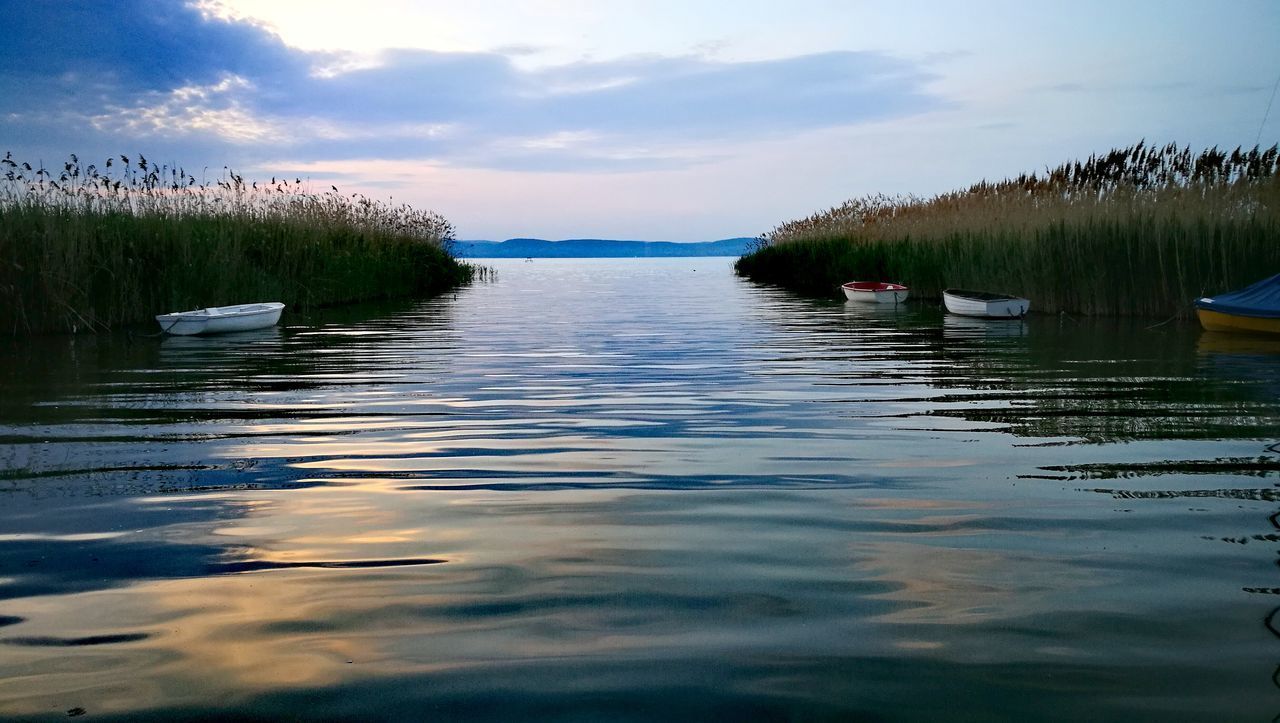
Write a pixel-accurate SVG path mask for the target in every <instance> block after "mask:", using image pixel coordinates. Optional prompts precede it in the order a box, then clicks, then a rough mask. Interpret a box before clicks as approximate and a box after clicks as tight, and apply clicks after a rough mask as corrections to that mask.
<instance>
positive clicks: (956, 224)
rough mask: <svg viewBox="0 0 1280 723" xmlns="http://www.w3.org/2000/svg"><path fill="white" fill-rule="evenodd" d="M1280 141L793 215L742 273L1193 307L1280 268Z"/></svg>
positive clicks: (818, 285)
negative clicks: (1203, 297) (802, 216)
mask: <svg viewBox="0 0 1280 723" xmlns="http://www.w3.org/2000/svg"><path fill="white" fill-rule="evenodd" d="M1277 155H1278V152H1277V148H1276V147H1275V146H1273V147H1271V148H1270V149H1266V150H1261V149H1258V148H1254V149H1252V150H1249V151H1245V150H1242V149H1237V150H1236V151H1234V152H1231V153H1228V152H1224V151H1219V150H1218V149H1216V148H1213V149H1209V150H1206V151H1204V152H1202V153H1199V154H1193V153H1192V152H1191V151H1190V149H1188V148H1179V147H1177V146H1176V145H1169V146H1162V147H1150V146H1147V145H1146V144H1145V143H1139V144H1138V145H1136V146H1133V147H1130V148H1125V149H1120V150H1115V151H1111V152H1110V153H1107V154H1104V155H1100V156H1092V157H1090V158H1089V159H1088V160H1086V161H1084V162H1079V161H1076V162H1072V163H1067V164H1063V165H1061V166H1059V167H1057V168H1054V169H1048V170H1047V171H1046V172H1045V173H1044V174H1043V175H1040V174H1029V175H1023V176H1019V177H1018V178H1014V179H1006V180H1003V181H1000V182H997V183H990V182H986V181H983V182H981V183H977V184H975V185H973V186H971V187H969V188H968V189H964V190H960V191H955V192H951V193H945V194H941V195H938V196H934V197H932V198H916V197H890V196H870V197H865V198H859V199H854V200H851V201H848V202H846V203H844V204H842V205H841V206H838V207H836V208H832V209H830V210H827V211H824V212H821V213H818V214H815V215H813V216H810V217H809V218H805V219H799V220H795V221H790V222H787V223H784V224H782V225H780V226H778V227H776V228H774V229H773V230H772V231H770V232H769V233H768V234H765V235H764V236H763V237H762V238H761V246H760V248H759V249H758V250H756V251H755V252H753V253H750V254H747V255H746V256H744V257H742V258H741V259H739V260H738V262H737V266H736V268H737V271H738V273H739V274H741V275H743V276H745V277H748V278H751V279H753V280H756V281H761V282H766V283H771V284H777V285H780V286H784V287H786V288H789V289H792V290H794V291H797V292H800V293H804V294H808V295H813V296H838V295H839V294H840V290H839V285H840V284H841V283H843V282H845V281H850V280H855V279H857V280H884V281H896V282H901V283H905V284H907V285H908V286H910V287H911V290H912V295H913V297H914V298H918V299H937V298H940V297H941V295H942V290H943V289H945V288H948V287H958V288H971V289H987V290H992V291H1001V292H1007V293H1012V294H1017V295H1020V296H1025V297H1027V298H1030V299H1031V303H1032V311H1042V312H1058V311H1065V312H1070V313H1080V314H1097V315H1150V316H1170V315H1174V314H1181V315H1190V314H1191V313H1192V308H1191V301H1192V300H1194V299H1195V298H1197V297H1199V296H1201V295H1205V294H1215V293H1220V292H1223V291H1227V290H1229V289H1235V288H1240V287H1242V286H1245V285H1247V284H1249V283H1252V282H1254V281H1257V280H1258V279H1261V278H1264V277H1266V276H1269V275H1271V274H1274V273H1276V272H1277V271H1280V175H1278V174H1280V164H1278V163H1277Z"/></svg>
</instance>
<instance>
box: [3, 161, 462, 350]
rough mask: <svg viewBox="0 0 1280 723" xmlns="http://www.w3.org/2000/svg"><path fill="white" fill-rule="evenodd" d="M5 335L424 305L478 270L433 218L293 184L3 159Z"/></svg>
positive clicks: (135, 164) (144, 167)
mask: <svg viewBox="0 0 1280 723" xmlns="http://www.w3.org/2000/svg"><path fill="white" fill-rule="evenodd" d="M0 172H3V176H2V177H0V333H9V334H21V333H28V332H50V331H55V332H56V331H66V332H76V331H87V330H101V329H106V328H110V327H113V326H117V325H121V324H129V323H135V322H142V321H148V320H150V319H151V317H152V316H153V315H154V314H158V313H164V312H167V311H173V310H179V309H190V308H203V307H207V306H219V305H226V304H235V303H245V302H251V301H283V302H285V303H286V304H288V305H290V307H292V308H307V307H314V306H323V305H332V304H341V303H349V302H355V301H362V300H368V299H377V298H395V297H407V296H412V295H422V294H431V293H435V292H439V291H443V290H445V289H448V288H451V287H453V286H456V285H458V284H461V283H465V282H466V281H468V280H469V279H470V278H471V274H472V268H471V267H470V266H467V265H464V264H460V263H458V262H457V261H456V260H454V259H453V257H452V255H451V254H450V253H449V247H450V244H451V243H452V241H453V228H452V226H451V225H450V224H449V222H448V221H446V220H445V219H444V218H443V217H441V216H440V215H438V214H436V213H433V212H430V211H421V210H416V209H413V208H410V207H409V206H407V205H392V204H389V203H385V202H381V201H376V200H372V199H369V198H367V197H365V196H363V195H360V194H351V195H347V194H343V193H340V192H339V191H338V189H337V188H336V187H331V188H330V189H328V190H326V191H325V192H322V193H316V192H312V191H310V190H309V188H308V184H306V183H304V182H303V181H302V180H301V179H296V178H295V179H293V180H292V181H290V180H288V179H275V178H273V179H272V180H271V182H270V183H258V182H253V181H245V180H244V178H243V177H241V176H240V175H238V174H236V173H235V172H234V171H232V170H230V169H224V171H223V172H222V175H221V177H220V178H218V179H217V180H214V181H212V182H209V183H204V182H200V181H197V180H196V179H195V178H194V177H193V176H192V175H190V174H188V173H187V172H186V170H185V169H183V168H181V167H174V166H170V165H160V166H156V165H154V164H151V163H149V162H148V161H147V159H146V158H145V157H142V156H137V157H136V160H135V159H130V158H129V157H127V156H119V157H113V158H110V159H107V161H106V163H105V164H104V165H103V166H102V167H98V166H96V165H94V164H88V165H84V164H82V163H81V162H80V160H79V159H78V158H77V157H76V156H75V155H72V156H71V157H70V158H69V159H68V160H67V161H66V162H65V163H64V164H62V166H61V167H60V168H54V169H52V170H50V169H47V168H44V167H42V166H41V165H39V164H37V165H36V166H32V165H31V164H30V163H20V162H18V161H16V160H14V159H13V158H12V156H11V154H6V156H5V158H4V159H3V160H0Z"/></svg>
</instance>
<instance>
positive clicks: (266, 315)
mask: <svg viewBox="0 0 1280 723" xmlns="http://www.w3.org/2000/svg"><path fill="white" fill-rule="evenodd" d="M281 311H284V304H281V303H280V302H278V301H271V302H264V303H261V304H239V305H237V306H211V307H209V308H207V309H196V310H195V311H175V312H173V313H171V314H160V315H159V316H157V317H156V321H158V322H160V330H161V331H163V332H165V333H166V334H177V335H179V336H190V335H192V334H221V333H224V332H228V331H250V330H252V329H265V328H267V327H269V326H275V325H276V323H277V322H278V321H280V312H281Z"/></svg>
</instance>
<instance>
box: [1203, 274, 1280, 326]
mask: <svg viewBox="0 0 1280 723" xmlns="http://www.w3.org/2000/svg"><path fill="white" fill-rule="evenodd" d="M1196 315H1197V316H1199V317H1200V323H1201V325H1203V326H1204V328H1206V329H1208V330H1209V331H1233V332H1252V333H1263V334H1280V274H1276V275H1275V276H1272V277H1271V278H1269V279H1263V280H1262V281H1259V282H1258V283H1256V284H1254V285H1252V286H1249V287H1246V288H1243V289H1241V290H1239V291H1229V292H1227V293H1225V294H1218V295H1217V296H1206V297H1203V298H1200V299H1196Z"/></svg>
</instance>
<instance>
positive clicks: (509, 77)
mask: <svg viewBox="0 0 1280 723" xmlns="http://www.w3.org/2000/svg"><path fill="white" fill-rule="evenodd" d="M0 17H3V18H5V27H6V41H5V42H4V43H3V44H0V99H2V100H0V145H3V146H4V147H3V148H0V150H8V151H12V152H13V153H14V156H15V157H18V158H20V159H24V160H31V161H32V162H35V161H37V160H44V161H45V162H57V161H60V160H62V159H64V158H65V157H66V156H67V155H68V154H69V153H73V152H74V153H77V154H78V155H79V156H80V157H81V158H85V159H90V160H92V159H100V158H105V157H107V156H108V155H113V154H114V155H118V154H121V153H124V154H137V153H142V154H144V155H146V156H147V157H149V158H151V159H152V160H155V161H159V162H173V163H177V164H179V165H182V166H185V167H186V168H187V169H188V170H190V169H199V168H203V167H206V166H207V167H208V168H209V169H210V170H209V171H208V173H209V174H210V176H216V175H217V174H218V173H220V172H221V170H222V167H223V166H224V165H230V166H232V167H234V168H236V169H237V170H238V171H240V172H241V173H242V174H243V175H245V176H246V177H253V178H263V179H265V178H269V177H271V176H284V175H288V176H294V175H300V176H304V177H307V178H310V179H311V180H312V182H313V183H314V184H315V186H316V187H317V188H327V187H328V185H329V184H330V183H334V184H337V185H338V186H339V187H340V188H342V189H343V190H346V191H352V192H354V191H360V192H364V193H367V194H369V195H372V196H377V197H382V198H388V197H390V198H393V199H394V200H395V201H396V202H401V201H404V202H408V203H411V204H413V205H415V206H420V207H424V208H432V209H434V210H437V211H439V212H441V213H443V214H444V215H445V216H446V217H448V218H449V219H450V220H451V221H453V222H454V224H455V225H456V226H457V227H458V233H459V236H460V237H462V238H473V239H474V238H492V239H500V238H507V237H511V236H539V237H544V238H570V237H584V236H595V237H609V238H643V239H652V240H675V241H695V240H710V239H714V238H721V237H728V236H738V235H757V234H759V233H762V232H764V231H767V230H768V229H769V228H771V227H772V226H773V225H775V224H776V223H779V222H782V221H785V220H787V219H790V218H794V217H797V216H803V215H807V214H809V213H811V212H813V211H815V210H819V209H822V208H826V207H829V206H831V205H834V204H837V203H839V202H841V201H842V200H844V199H847V198H850V197H853V196H858V195H863V194H867V193H876V192H885V193H914V194H921V195H927V194H932V193H936V192H940V191H945V190H949V189H952V188H956V187H960V186H965V185H968V184H969V183H971V182H974V181H977V180H979V179H982V178H998V177H1002V176H1005V175H1010V174H1017V173H1019V172H1023V171H1030V170H1036V169H1039V168H1043V167H1044V166H1046V165H1056V164H1057V163H1059V162H1061V161H1065V160H1069V159H1072V158H1077V157H1082V156H1086V155H1088V154H1089V153H1092V152H1096V151H1103V150H1106V149H1108V148H1110V147H1112V146H1116V145H1127V144H1130V143H1134V142H1136V141H1138V140H1139V139H1142V138H1146V139H1147V140H1148V141H1150V142H1156V143H1165V142H1171V141H1172V142H1178V143H1182V144H1191V145H1192V146H1194V147H1197V148H1198V147H1202V146H1209V145H1219V146H1230V147H1234V146H1236V145H1246V146H1251V145H1253V143H1254V141H1255V138H1257V137H1258V134H1259V129H1260V124H1261V123H1262V121H1263V116H1264V112H1265V111H1266V109H1267V103H1268V100H1269V98H1270V97H1271V93H1272V89H1273V87H1274V85H1275V83H1276V81H1277V79H1278V78H1280V3H1276V2H1272V1H1270V0H1258V1H1256V2H1244V1H1241V2H1226V3H1188V2H1137V1H1134V2H1115V1H1114V0H1112V1H1110V2H1094V1H1084V2H1073V3H1070V4H1067V3H1037V2H963V3H962V2H955V3H946V4H943V3H934V2H829V1H826V0H792V1H791V2H763V1H759V0H757V1H755V2H752V1H749V0H738V1H736V2H718V1H711V0H704V1H701V2H699V1H698V0H686V1H685V2H674V1H669V0H634V1H624V0H538V1H533V0H526V1H516V0H505V1H504V0H477V2H472V3H458V2H409V1H407V0H404V1H398V2H397V1H393V0H386V1H382V2H380V1H379V0H364V1H363V2H360V3H352V2H345V1H344V2H327V1H326V0H271V1H250V0H201V1H200V2H195V3H184V2H177V1H174V2H164V1H162V0H116V1H115V2H88V1H85V2H79V1H76V0H70V1H68V2H31V1H29V0H18V1H13V2H11V1H9V0H0ZM1261 132H1262V138H1261V141H1262V143H1263V144H1264V145H1270V144H1272V143H1275V142H1276V141H1277V140H1280V108H1273V109H1272V112H1271V115H1270V116H1269V117H1268V120H1267V121H1266V124H1265V127H1262V128H1261Z"/></svg>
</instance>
